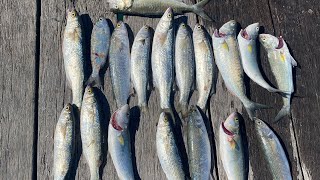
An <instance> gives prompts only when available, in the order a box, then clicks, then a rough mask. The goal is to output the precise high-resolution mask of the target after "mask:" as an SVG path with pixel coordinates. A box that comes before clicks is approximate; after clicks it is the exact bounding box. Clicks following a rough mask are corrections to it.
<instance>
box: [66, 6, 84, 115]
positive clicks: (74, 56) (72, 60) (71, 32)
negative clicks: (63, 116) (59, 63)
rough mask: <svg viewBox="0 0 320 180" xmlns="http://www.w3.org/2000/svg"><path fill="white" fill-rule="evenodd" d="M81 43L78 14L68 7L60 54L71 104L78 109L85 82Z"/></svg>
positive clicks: (82, 39)
mask: <svg viewBox="0 0 320 180" xmlns="http://www.w3.org/2000/svg"><path fill="white" fill-rule="evenodd" d="M83 44H84V37H83V32H82V25H81V21H80V17H79V14H78V12H77V11H76V10H75V9H74V8H69V9H68V10H67V25H66V27H65V30H64V34H63V41H62V54H63V60H64V69H65V72H66V79H67V84H68V86H69V87H70V88H71V91H72V104H75V105H76V106H77V108H78V110H80V109H81V102H82V96H83V90H84V83H85V79H84V78H85V72H84V64H85V63H84V62H85V59H84V54H83V52H84V45H83Z"/></svg>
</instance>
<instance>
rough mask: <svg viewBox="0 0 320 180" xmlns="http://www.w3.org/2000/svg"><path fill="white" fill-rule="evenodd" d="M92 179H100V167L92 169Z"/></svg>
mask: <svg viewBox="0 0 320 180" xmlns="http://www.w3.org/2000/svg"><path fill="white" fill-rule="evenodd" d="M90 173H91V174H90V179H91V180H92V179H100V174H99V168H97V170H92V171H91V172H90Z"/></svg>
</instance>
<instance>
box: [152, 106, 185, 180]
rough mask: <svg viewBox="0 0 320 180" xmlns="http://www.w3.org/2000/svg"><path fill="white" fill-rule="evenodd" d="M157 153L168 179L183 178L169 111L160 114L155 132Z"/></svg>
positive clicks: (183, 174) (176, 179) (180, 179)
mask: <svg viewBox="0 0 320 180" xmlns="http://www.w3.org/2000/svg"><path fill="white" fill-rule="evenodd" d="M156 145H157V154H158V158H159V161H160V164H161V167H162V170H163V171H164V173H165V174H166V177H167V179H169V180H185V179H186V176H185V173H184V171H183V166H182V161H181V157H180V153H179V150H178V147H177V144H176V142H175V137H174V134H173V122H172V120H171V119H170V115H169V113H166V112H162V113H161V114H160V118H159V122H158V126H157V133H156Z"/></svg>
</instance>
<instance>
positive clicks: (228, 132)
mask: <svg viewBox="0 0 320 180" xmlns="http://www.w3.org/2000/svg"><path fill="white" fill-rule="evenodd" d="M219 150H220V158H221V161H222V164H223V168H224V170H225V172H226V174H227V177H228V179H229V180H236V179H237V180H247V179H248V167H247V164H246V160H245V158H246V157H245V153H244V147H243V140H242V134H241V130H240V125H239V115H238V113H237V112H234V113H232V114H230V116H229V117H228V118H227V120H226V121H225V122H222V123H221V125H220V129H219Z"/></svg>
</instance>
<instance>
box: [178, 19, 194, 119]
mask: <svg viewBox="0 0 320 180" xmlns="http://www.w3.org/2000/svg"><path fill="white" fill-rule="evenodd" d="M190 31H191V29H190V27H189V26H188V25H186V24H185V23H181V24H180V25H179V28H178V31H177V35H176V41H175V74H176V84H177V86H178V89H179V103H178V108H177V109H179V110H180V111H181V114H182V116H183V117H186V116H187V114H188V101H189V98H190V96H191V94H192V89H193V87H194V83H195V61H194V47H193V41H192V34H191V32H190Z"/></svg>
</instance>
